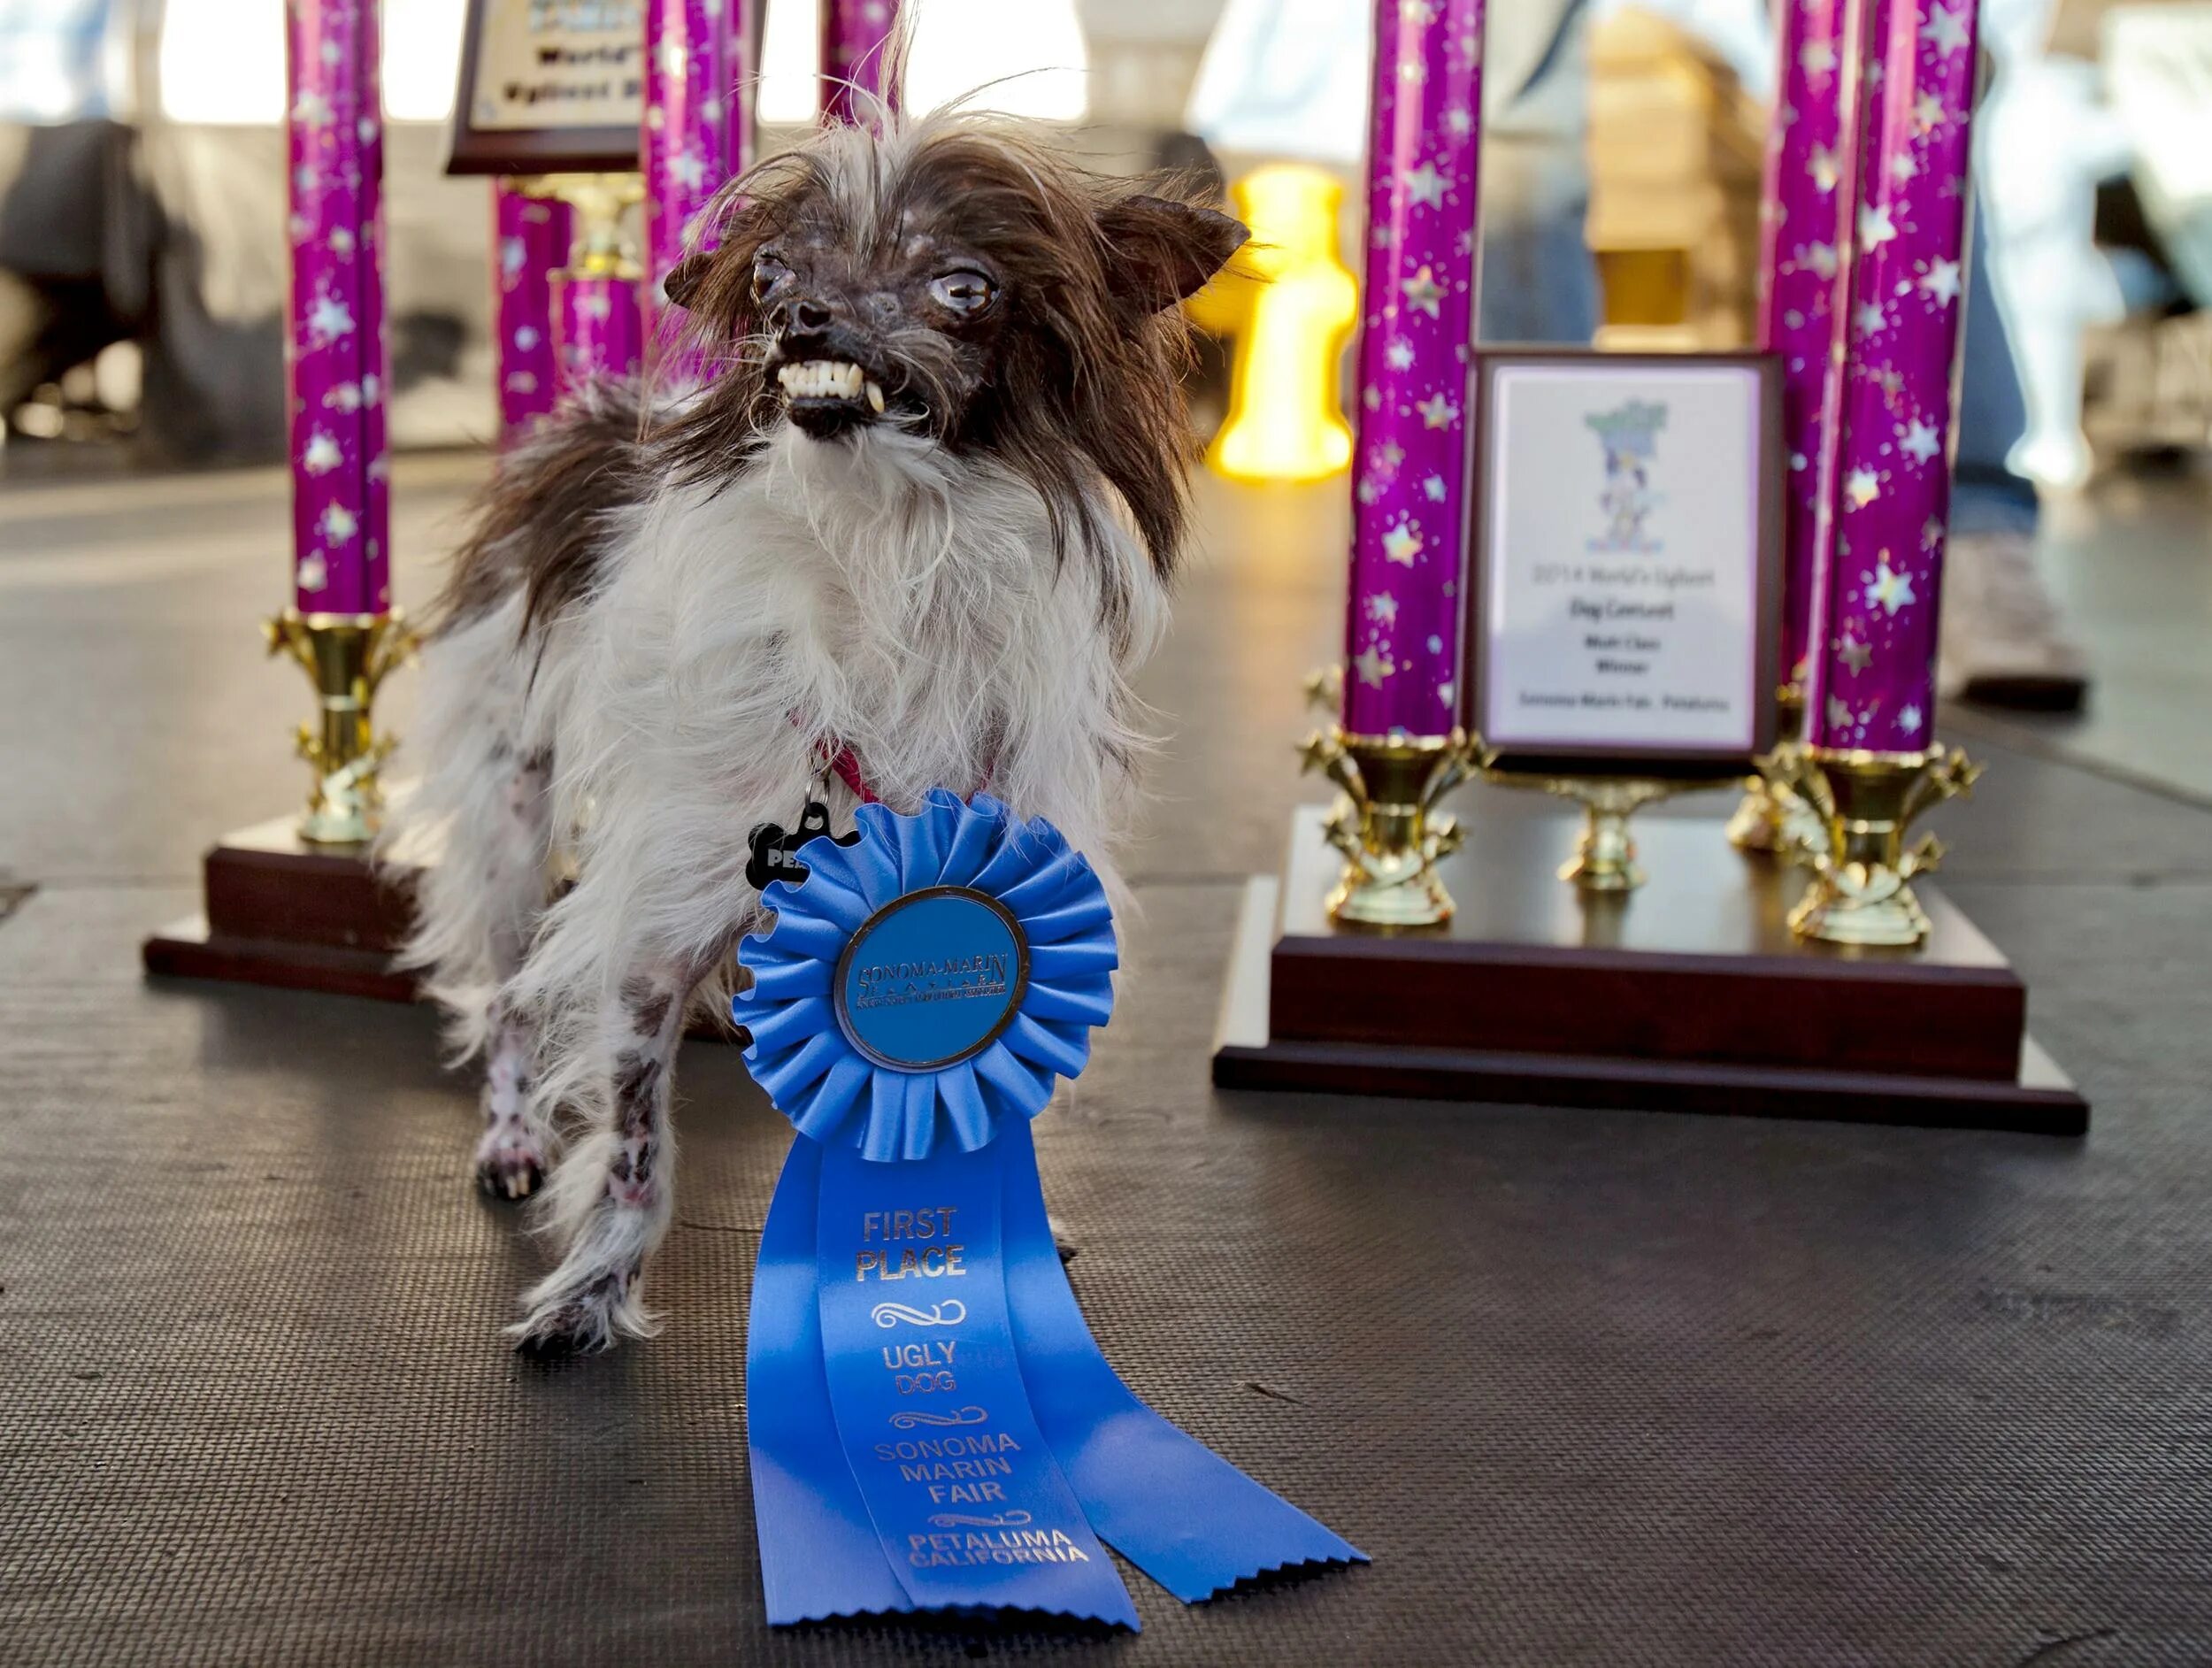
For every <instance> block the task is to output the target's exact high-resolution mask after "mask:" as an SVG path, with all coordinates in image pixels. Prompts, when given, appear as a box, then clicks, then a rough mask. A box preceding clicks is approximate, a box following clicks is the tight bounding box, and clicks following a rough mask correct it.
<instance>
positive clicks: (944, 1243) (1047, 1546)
mask: <svg viewBox="0 0 2212 1668" xmlns="http://www.w3.org/2000/svg"><path fill="white" fill-rule="evenodd" d="M1001 1149H1002V1143H995V1144H994V1145H992V1146H990V1147H987V1148H985V1149H983V1150H981V1151H980V1152H975V1153H963V1152H958V1151H948V1150H943V1149H941V1150H939V1151H936V1152H933V1153H932V1154H931V1155H930V1156H929V1157H926V1158H922V1159H917V1160H914V1161H912V1162H910V1163H906V1164H900V1165H879V1164H871V1163H870V1162H869V1161H868V1160H866V1159H865V1158H863V1157H861V1156H860V1155H859V1154H858V1153H857V1152H856V1151H854V1150H853V1149H850V1148H835V1147H833V1148H829V1149H826V1150H825V1151H824V1153H823V1155H822V1174H821V1196H820V1203H821V1209H820V1214H819V1218H818V1226H817V1234H818V1241H817V1243H818V1280H819V1281H820V1284H819V1287H818V1295H819V1302H820V1306H821V1326H822V1345H823V1349H824V1352H825V1356H826V1360H827V1363H828V1379H829V1399H830V1404H831V1406H832V1408H833V1409H834V1410H835V1413H836V1418H837V1429H838V1433H839V1434H840V1435H841V1438H842V1439H843V1442H844V1452H845V1457H846V1459H847V1460H848V1461H849V1464H850V1465H851V1468H852V1476H853V1477H854V1478H856V1479H857V1480H858V1482H859V1486H860V1493H861V1495H862V1497H863V1499H864V1500H865V1501H866V1503H867V1508H868V1515H869V1517H870V1518H871V1519H872V1521H873V1523H874V1525H875V1529H876V1533H877V1535H878V1536H879V1539H880V1540H881V1541H882V1545H883V1552H884V1557H885V1558H886V1559H887V1562H888V1563H889V1564H890V1566H891V1568H892V1570H893V1571H894V1572H895V1574H896V1575H897V1577H898V1580H899V1582H900V1585H901V1586H902V1587H904V1588H905V1589H906V1593H907V1595H908V1596H909V1597H910V1599H911V1600H912V1601H913V1603H915V1604H916V1605H917V1606H918V1607H920V1608H926V1609H956V1608H961V1607H965V1606H971V1605H988V1606H993V1607H995V1608H1001V1609H1007V1610H1046V1611H1055V1612H1058V1613H1061V1614H1064V1615H1067V1616H1071V1617H1075V1618H1080V1619H1083V1620H1087V1621H1097V1622H1106V1623H1111V1624H1116V1625H1118V1626H1125V1627H1131V1628H1133V1627H1135V1626H1137V1611H1136V1606H1135V1605H1134V1604H1133V1603H1131V1602H1130V1598H1129V1589H1128V1588H1126V1587H1124V1586H1123V1585H1122V1583H1121V1577H1120V1576H1119V1575H1118V1574H1117V1573H1116V1572H1115V1571H1114V1566H1113V1562H1112V1560H1111V1559H1110V1558H1109V1557H1107V1556H1106V1549H1104V1548H1103V1547H1102V1546H1100V1545H1099V1543H1098V1537H1097V1535H1096V1534H1095V1533H1093V1531H1092V1528H1091V1526H1090V1524H1089V1522H1088V1521H1087V1519H1086V1518H1085V1517H1084V1514H1083V1508H1082V1507H1081V1506H1080V1505H1079V1504H1078V1503H1077V1501H1076V1497H1075V1495H1074V1492H1073V1491H1072V1490H1071V1489H1070V1488H1069V1487H1068V1482H1067V1479H1066V1478H1065V1477H1064V1476H1063V1475H1062V1474H1061V1472H1060V1467H1059V1464H1058V1463H1057V1461H1056V1459H1055V1458H1054V1457H1053V1451H1052V1449H1051V1448H1050V1446H1049V1445H1048V1444H1047V1442H1046V1441H1045V1438H1044V1434H1043V1433H1042V1432H1041V1431H1040V1430H1039V1429H1038V1428H1037V1421H1036V1418H1035V1416H1034V1415H1033V1414H1032V1413H1031V1411H1030V1407H1029V1393H1028V1389H1027V1387H1025V1385H1024V1383H1023V1381H1022V1367H1021V1359H1020V1357H1019V1355H1018V1352H1017V1351H1016V1349H1015V1347H1014V1336H1013V1330H1012V1326H1011V1323H1010V1319H1009V1317H1008V1315H1007V1311H1006V1276H1005V1268H1004V1265H1003V1264H1002V1262H1001V1260H1000V1256H999V1238H1000V1235H999V1212H1000V1200H1001V1197H1002V1192H1003V1188H1004V1181H1003V1178H1002V1174H1001V1171H1002V1162H1001V1158H1000V1152H1001Z"/></svg>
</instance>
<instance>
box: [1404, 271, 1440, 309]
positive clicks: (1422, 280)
mask: <svg viewBox="0 0 2212 1668" xmlns="http://www.w3.org/2000/svg"><path fill="white" fill-rule="evenodd" d="M1399 288H1401V289H1402V290H1403V291H1404V292H1405V298H1406V304H1407V305H1408V306H1410V307H1412V308H1414V309H1415V310H1416V311H1420V312H1425V313H1426V314H1428V316H1429V317H1430V318H1432V319H1439V318H1441V317H1442V316H1443V313H1442V310H1441V309H1440V307H1439V305H1438V304H1439V303H1440V302H1441V301H1442V300H1443V299H1444V287H1443V285H1441V284H1440V283H1438V282H1437V281H1436V274H1435V273H1433V272H1432V271H1431V270H1430V269H1429V268H1428V267H1426V266H1424V267H1422V268H1421V270H1420V271H1418V272H1417V273H1414V274H1413V275H1412V276H1411V277H1410V278H1408V279H1406V280H1405V281H1403V282H1402V283H1401V284H1400V285H1399Z"/></svg>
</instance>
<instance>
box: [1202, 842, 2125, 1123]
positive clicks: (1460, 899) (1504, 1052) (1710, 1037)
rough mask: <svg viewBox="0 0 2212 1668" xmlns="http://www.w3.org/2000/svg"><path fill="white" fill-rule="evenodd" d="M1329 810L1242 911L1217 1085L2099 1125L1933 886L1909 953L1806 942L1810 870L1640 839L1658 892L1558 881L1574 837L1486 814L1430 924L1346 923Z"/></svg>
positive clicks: (1871, 1118)
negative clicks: (1795, 927) (1799, 924)
mask: <svg viewBox="0 0 2212 1668" xmlns="http://www.w3.org/2000/svg"><path fill="white" fill-rule="evenodd" d="M1324 815H1325V813H1324V812H1323V811H1321V810H1320V809H1319V808H1317V807H1310V808H1307V809H1305V810H1302V811H1299V812H1298V813H1297V816H1296V818H1295V819H1294V823H1293V825H1292V831H1291V844H1290V860H1289V865H1288V869H1287V872H1286V874H1285V875H1284V876H1283V878H1282V879H1280V880H1278V879H1276V878H1275V877H1274V876H1271V875H1262V876H1255V877H1254V878H1253V880H1251V881H1250V882H1249V885H1248V888H1247V891H1246V894H1245V899H1244V911H1243V916H1242V919H1241V920H1240V924H1239V926H1238V931H1237V939H1236V945H1235V949H1234V950H1233V955H1232V958H1231V962H1230V968H1229V981H1228V987H1227V990H1226V992H1225V995H1224V998H1223V1003H1222V1014H1221V1024H1220V1029H1219V1034H1218V1036H1217V1042H1216V1048H1215V1052H1214V1060H1213V1080H1214V1081H1215V1083H1217V1085H1219V1086H1221V1087H1222V1088H1268V1089H1314V1090H1325V1091H1328V1092H1331V1093H1334V1094H1341V1095H1403V1096H1409V1097H1417V1098H1426V1099H1443V1100H1461V1099H1464V1100H1474V1101H1491V1102H1501V1103H1517V1104H1535V1105H1543V1106H1579V1107H1609V1108H1618V1109H1624V1110H1647V1111H1684V1112H1718V1113H1727V1114H1732V1115H1737V1116H1744V1117H1763V1118H1842V1119H1849V1120H1853V1121H1857V1122H1862V1123H1886V1124H1920V1125H1937V1126H1954V1127H1965V1128H1978V1129H2012V1130H2026V1131H2032V1132H2035V1133H2039V1134H2054V1135H2078V1134H2082V1133H2083V1132H2084V1131H2085V1130H2086V1129H2087V1128H2088V1126H2089V1107H2088V1103H2087V1102H2085V1100H2084V1099H2083V1098H2082V1097H2081V1095H2079V1094H2078V1092H2077V1091H2076V1090H2075V1088H2074V1086H2073V1084H2072V1082H2071V1081H2070V1080H2069V1079H2068V1078H2067V1077H2066V1075H2065V1073H2064V1072H2062V1071H2060V1070H2059V1068H2058V1067H2057V1066H2056V1065H2055V1064H2054V1063H2053V1062H2052V1060H2051V1058H2050V1057H2049V1056H2048V1055H2047V1054H2045V1053H2044V1052H2043V1050H2042V1049H2040V1048H2039V1047H2037V1046H2036V1043H2035V1042H2034V1041H2033V1039H2032V1038H2031V1037H2029V1036H2028V1034H2027V1031H2026V1018H2027V988H2026V986H2025V985H2024V984H2023V983H2022V982H2021V980H2020V977H2019V975H2018V974H2017V973H2016V972H2013V970H2012V967H2011V965H2010V964H2008V962H2007V961H2006V960H2005V957H2004V956H2003V954H2002V953H2001V951H2000V950H1999V949H1997V947H1996V946H1995V945H1993V944H1992V943H1991V942H1989V941H1988V940H1987V939H1986V938H1985V937H1984V936H1983V935H1982V934H1981V933H1980V932H1979V931H1978V929H1977V928H1976V927H1975V926H1974V924H1973V923H1972V922H1971V921H1970V920H1968V919H1966V917H1965V916H1964V915H1963V914H1962V913H1961V912H1960V911H1959V910H1958V909H1957V907H1956V906H1955V905H1954V904H1953V903H1951V902H1950V900H1949V899H1947V898H1946V897H1944V896H1943V895H1941V894H1940V893H1939V892H1937V891H1935V890H1934V888H1931V887H1928V886H1925V885H1920V886H1916V888H1915V890H1916V892H1917V893H1918V895H1919V897H1920V901H1921V903H1922V905H1923V906H1924V908H1925V909H1926V911H1927V913H1928V917H1929V919H1930V921H1931V923H1932V926H1933V931H1932V934H1930V936H1929V940H1928V942H1927V943H1926V944H1924V945H1923V946H1921V947H1920V948H1918V949H1904V950H1894V949H1859V948H1855V947H1846V946H1838V945H1832V944H1820V943H1809V942H1804V941H1801V940H1800V939H1798V938H1797V937H1795V936H1794V935H1793V934H1792V933H1791V931H1790V929H1789V924H1788V920H1787V916H1788V913H1789V910H1790V907H1791V905H1792V904H1793V903H1796V902H1797V899H1798V897H1799V896H1800V895H1801V893H1802V892H1803V890H1804V888H1805V886H1806V884H1807V880H1808V876H1807V873H1806V872H1805V871H1804V870H1803V869H1801V868H1798V867H1795V866H1793V865H1788V864H1784V863H1781V862H1778V861H1776V860H1775V859H1773V858H1771V857H1752V856H1747V855H1746V854H1744V853H1741V852H1739V851H1737V850H1736V849H1734V848H1733V847H1732V846H1730V845H1729V844H1728V842H1727V841H1726V840H1725V839H1724V837H1723V835H1722V833H1721V828H1720V826H1719V824H1717V823H1716V822H1709V821H1704V820H1689V819H1660V818H1653V819H1647V820H1645V821H1642V822H1640V823H1639V824H1638V825H1637V826H1636V834H1635V837H1636V843H1637V846H1638V848H1639V852H1640V858H1641V861H1642V864H1643V866H1644V868H1645V870H1646V871H1647V872H1648V873H1649V874H1650V876H1651V880H1650V881H1649V883H1648V884H1647V885H1646V886H1644V887H1643V888H1640V889H1638V890H1636V891H1633V892H1629V893H1612V894H1596V893H1586V892H1582V891H1578V889H1577V888H1574V887H1572V886H1570V885H1568V884H1567V883H1565V882H1563V881H1562V880H1559V879H1558V878H1557V872H1558V870H1559V868H1560V866H1561V865H1563V863H1565V862H1566V861H1567V860H1568V859H1569V858H1570V857H1571V856H1572V854H1573V851H1574V845H1575V840H1576V836H1577V835H1578V834H1579V832H1580V829H1581V821H1580V819H1578V818H1574V817H1553V816H1515V817H1492V818H1482V819H1474V820H1473V821H1471V823H1469V824H1468V825H1467V839H1466V843H1465V844H1464V845H1463V847H1462V848H1461V849H1460V850H1459V851H1457V852H1456V853H1455V854H1454V855H1453V856H1452V857H1448V858H1446V859H1445V860H1444V862H1443V863H1442V864H1441V865H1439V871H1440V873H1441V875H1442V877H1443V880H1444V883H1445V885H1446V886H1447V888H1449V890H1450V892H1451V895H1452V896H1453V898H1454V899H1455V901H1456V903H1457V904H1458V912H1457V914H1456V915H1455V917H1454V918H1453V919H1452V920H1451V921H1449V922H1448V923H1447V924H1446V925H1445V926H1439V927H1426V928H1415V929H1409V930H1407V931H1402V932H1396V933H1390V932H1375V931H1361V930H1356V929H1349V928H1339V927H1337V926H1334V925H1333V924H1332V923H1331V921H1330V920H1329V919H1328V914H1327V911H1326V910H1325V907H1324V900H1325V897H1326V896H1327V894H1328V892H1329V889H1330V888H1331V887H1332V886H1333V885H1334V884H1335V882H1336V880H1337V876H1338V872H1339V868H1340V858H1339V857H1337V855H1336V853H1335V852H1334V851H1333V850H1332V849H1330V848H1329V846H1328V844H1327V842H1325V840H1324V839H1323V837H1322V834H1321V823H1322V819H1323V817H1324Z"/></svg>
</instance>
